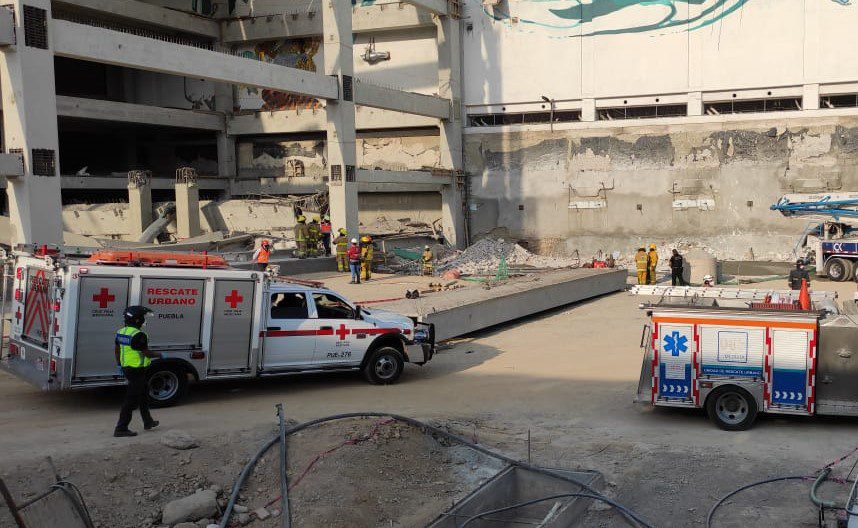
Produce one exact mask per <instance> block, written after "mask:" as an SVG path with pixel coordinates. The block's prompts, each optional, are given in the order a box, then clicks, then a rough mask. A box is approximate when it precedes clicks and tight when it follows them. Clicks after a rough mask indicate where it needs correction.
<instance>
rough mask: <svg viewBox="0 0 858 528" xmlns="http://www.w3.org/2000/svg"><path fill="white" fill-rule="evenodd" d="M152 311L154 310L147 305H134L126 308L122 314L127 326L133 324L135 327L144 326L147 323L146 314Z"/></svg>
mask: <svg viewBox="0 0 858 528" xmlns="http://www.w3.org/2000/svg"><path fill="white" fill-rule="evenodd" d="M150 313H153V312H152V310H150V309H149V308H146V307H145V306H138V305H134V306H129V307H128V308H126V309H125V312H124V313H123V314H122V316H123V317H124V318H125V325H126V326H133V327H134V328H143V325H144V324H145V323H146V316H147V315H148V314H150Z"/></svg>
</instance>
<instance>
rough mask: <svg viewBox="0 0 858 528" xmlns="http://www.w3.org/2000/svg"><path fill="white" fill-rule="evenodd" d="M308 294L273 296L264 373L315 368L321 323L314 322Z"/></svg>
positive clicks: (267, 323)
mask: <svg viewBox="0 0 858 528" xmlns="http://www.w3.org/2000/svg"><path fill="white" fill-rule="evenodd" d="M307 297H308V293H307V292H306V291H276V292H271V293H270V296H269V298H268V303H267V311H268V312H267V314H266V315H267V319H268V320H267V322H266V325H265V341H264V350H263V355H262V368H263V370H278V369H289V368H297V367H302V366H307V365H311V364H312V363H313V355H314V353H315V349H316V333H317V332H318V331H319V328H318V327H319V325H318V321H316V320H315V319H311V318H310V308H309V306H310V302H311V301H310V300H308V298H307Z"/></svg>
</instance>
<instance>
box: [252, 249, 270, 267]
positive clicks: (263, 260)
mask: <svg viewBox="0 0 858 528" xmlns="http://www.w3.org/2000/svg"><path fill="white" fill-rule="evenodd" d="M270 255H271V250H270V249H265V248H259V255H257V256H256V262H257V263H258V264H268V257H269V256H270Z"/></svg>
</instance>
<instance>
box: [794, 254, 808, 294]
mask: <svg viewBox="0 0 858 528" xmlns="http://www.w3.org/2000/svg"><path fill="white" fill-rule="evenodd" d="M803 280H804V281H806V282H807V286H808V287H810V274H809V273H808V272H807V270H806V269H804V260H802V259H798V260H796V261H795V269H794V270H792V271H790V272H789V287H790V289H791V290H796V291H797V290H800V289H801V281H803Z"/></svg>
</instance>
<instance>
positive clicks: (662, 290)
mask: <svg viewBox="0 0 858 528" xmlns="http://www.w3.org/2000/svg"><path fill="white" fill-rule="evenodd" d="M629 292H630V293H631V294H632V295H650V296H654V297H698V298H704V299H739V300H746V301H764V300H765V299H766V297H773V296H778V297H781V298H784V297H797V296H798V292H796V291H793V290H774V289H771V290H763V289H758V290H755V289H751V288H721V287H718V286H714V287H708V288H705V287H698V286H653V285H649V284H647V285H637V286H632V288H631V289H630V290H629ZM810 298H811V300H812V301H817V302H818V301H823V300H827V301H833V300H835V299H837V292H829V291H816V292H810Z"/></svg>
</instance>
